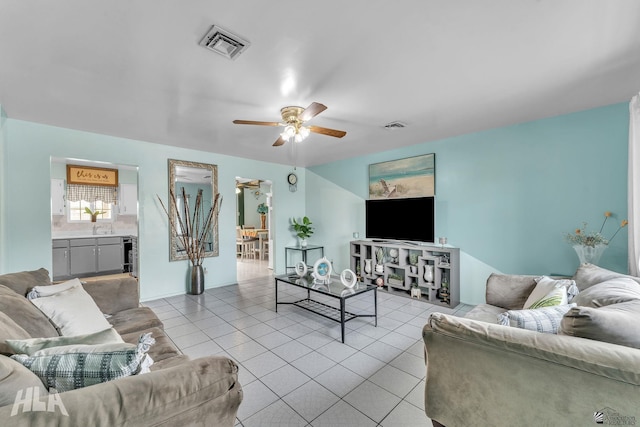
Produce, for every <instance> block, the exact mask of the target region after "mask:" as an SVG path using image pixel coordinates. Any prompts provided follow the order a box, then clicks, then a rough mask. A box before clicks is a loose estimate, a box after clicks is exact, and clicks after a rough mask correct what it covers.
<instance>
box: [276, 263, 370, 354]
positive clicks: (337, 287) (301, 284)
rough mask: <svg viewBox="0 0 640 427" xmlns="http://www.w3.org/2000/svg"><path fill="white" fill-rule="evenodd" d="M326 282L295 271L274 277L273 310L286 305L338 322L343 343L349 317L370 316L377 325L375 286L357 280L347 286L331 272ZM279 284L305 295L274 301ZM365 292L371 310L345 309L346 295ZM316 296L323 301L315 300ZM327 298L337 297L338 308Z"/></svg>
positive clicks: (347, 297) (356, 294) (351, 318)
mask: <svg viewBox="0 0 640 427" xmlns="http://www.w3.org/2000/svg"><path fill="white" fill-rule="evenodd" d="M328 282H329V283H316V281H315V280H314V278H313V277H312V276H311V275H309V274H307V275H305V276H303V277H299V276H298V275H296V274H285V275H282V276H276V277H275V284H276V286H275V288H276V313H277V312H278V305H281V304H290V305H295V306H297V307H300V308H303V309H305V310H308V311H310V312H312V313H315V314H318V315H320V316H322V317H326V318H327V319H331V320H333V321H335V322H338V323H340V326H341V332H342V342H343V343H344V325H345V323H346V322H348V321H349V320H353V319H355V318H357V317H373V318H374V319H375V326H378V292H377V291H376V286H375V285H368V284H365V283H361V282H357V283H356V285H355V286H354V287H353V288H348V287H346V286H344V285H343V284H342V282H341V281H340V277H339V276H335V275H332V276H331V277H330V278H329V280H328ZM279 284H284V285H287V286H294V287H297V288H302V289H304V290H306V298H302V299H298V300H295V301H278V285H279ZM367 292H370V293H371V294H372V295H373V313H363V314H356V313H352V312H350V311H347V310H346V305H347V300H348V299H349V298H353V297H355V296H358V295H361V294H364V293H367ZM323 297H324V298H323ZM314 298H315V299H314ZM320 299H322V300H324V301H319V300H320ZM331 299H336V300H338V301H339V303H340V307H334V306H332V305H330V304H328V302H330V300H331Z"/></svg>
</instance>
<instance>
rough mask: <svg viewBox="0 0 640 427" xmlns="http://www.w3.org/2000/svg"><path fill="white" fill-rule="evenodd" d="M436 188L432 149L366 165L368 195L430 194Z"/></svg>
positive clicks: (401, 195)
mask: <svg viewBox="0 0 640 427" xmlns="http://www.w3.org/2000/svg"><path fill="white" fill-rule="evenodd" d="M435 191H436V155H435V154H433V153H431V154H423V155H421V156H415V157H407V158H405V159H399V160H391V161H388V162H381V163H374V164H371V165H369V199H391V198H398V199H401V198H408V197H429V196H434V195H435Z"/></svg>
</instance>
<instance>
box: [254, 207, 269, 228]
mask: <svg viewBox="0 0 640 427" xmlns="http://www.w3.org/2000/svg"><path fill="white" fill-rule="evenodd" d="M257 211H258V213H259V214H260V228H262V229H263V230H264V229H266V228H267V212H269V207H267V205H266V203H260V204H259V205H258V209H257Z"/></svg>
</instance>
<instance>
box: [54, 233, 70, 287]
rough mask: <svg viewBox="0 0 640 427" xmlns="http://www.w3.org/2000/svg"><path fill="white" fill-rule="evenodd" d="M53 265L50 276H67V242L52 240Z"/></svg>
mask: <svg viewBox="0 0 640 427" xmlns="http://www.w3.org/2000/svg"><path fill="white" fill-rule="evenodd" d="M52 246H53V263H52V269H51V270H52V272H51V274H52V276H53V277H54V279H55V278H57V277H67V276H69V241H68V240H54V241H53V245H52Z"/></svg>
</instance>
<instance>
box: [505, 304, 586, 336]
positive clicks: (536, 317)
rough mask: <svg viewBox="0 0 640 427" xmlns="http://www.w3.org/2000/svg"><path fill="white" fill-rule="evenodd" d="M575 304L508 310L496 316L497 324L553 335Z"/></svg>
mask: <svg viewBox="0 0 640 427" xmlns="http://www.w3.org/2000/svg"><path fill="white" fill-rule="evenodd" d="M574 306H575V304H565V305H556V306H552V307H543V308H536V309H533V310H509V311H507V312H505V313H502V314H500V315H498V323H499V324H501V325H504V326H512V327H515V328H520V329H528V330H530V331H537V332H544V333H547V334H555V333H557V332H558V328H559V327H560V322H561V321H562V316H564V314H565V313H566V312H567V311H569V309H570V308H571V307H574Z"/></svg>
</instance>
